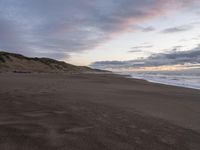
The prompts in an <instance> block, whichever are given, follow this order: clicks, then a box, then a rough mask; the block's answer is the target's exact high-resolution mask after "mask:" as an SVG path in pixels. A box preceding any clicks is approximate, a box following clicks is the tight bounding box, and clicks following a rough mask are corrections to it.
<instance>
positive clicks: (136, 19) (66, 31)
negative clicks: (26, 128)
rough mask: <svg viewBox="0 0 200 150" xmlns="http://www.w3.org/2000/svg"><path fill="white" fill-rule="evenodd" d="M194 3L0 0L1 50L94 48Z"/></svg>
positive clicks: (35, 52) (32, 51)
mask: <svg viewBox="0 0 200 150" xmlns="http://www.w3.org/2000/svg"><path fill="white" fill-rule="evenodd" d="M193 1H195V0H184V1H174V0H172V1H171V2H170V3H169V2H166V0H118V1H116V0H109V1H108V0H101V1H100V0H93V1H90V0H76V1H75V0H0V33H1V34H0V48H1V49H3V50H8V51H11V52H19V53H23V54H27V55H34V56H35V55H36V56H40V55H41V53H42V54H45V55H48V52H50V53H51V54H52V56H53V54H55V57H59V56H61V55H66V56H67V55H68V54H70V53H71V52H77V53H78V52H81V51H84V50H89V49H92V48H94V47H96V46H98V45H99V44H101V43H102V42H104V41H106V40H107V39H110V38H112V35H113V34H115V35H116V33H120V32H123V31H124V30H126V29H127V28H128V27H129V26H131V25H134V24H139V23H141V22H142V21H144V20H148V19H151V18H153V17H156V16H158V15H160V14H161V13H162V12H163V11H167V10H169V9H173V7H174V6H176V5H178V6H180V5H181V6H184V7H185V6H187V5H190V4H191V3H192V2H193ZM166 4H167V5H166ZM142 30H143V31H144V32H147V31H152V30H154V28H153V27H145V28H143V29H142ZM44 51H45V53H44Z"/></svg>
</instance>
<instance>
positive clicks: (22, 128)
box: [0, 73, 200, 150]
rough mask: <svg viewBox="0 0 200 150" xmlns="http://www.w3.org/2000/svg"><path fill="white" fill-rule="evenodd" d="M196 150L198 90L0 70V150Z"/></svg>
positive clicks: (107, 78) (109, 78)
mask: <svg viewBox="0 0 200 150" xmlns="http://www.w3.org/2000/svg"><path fill="white" fill-rule="evenodd" d="M69 149H70V150H199V149H200V90H193V89H188V88H180V87H174V86H167V85H161V84H154V83H149V82H147V81H143V80H138V79H129V78H125V77H122V76H119V75H113V74H64V73H63V74H62V73H58V74H56V73H52V74H42V73H41V74H39V73H0V150H69Z"/></svg>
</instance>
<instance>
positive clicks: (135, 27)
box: [133, 25, 156, 32]
mask: <svg viewBox="0 0 200 150" xmlns="http://www.w3.org/2000/svg"><path fill="white" fill-rule="evenodd" d="M133 29H134V30H136V31H141V32H151V31H155V30H156V29H155V28H154V27H153V26H147V27H143V26H138V25H135V26H134V27H133Z"/></svg>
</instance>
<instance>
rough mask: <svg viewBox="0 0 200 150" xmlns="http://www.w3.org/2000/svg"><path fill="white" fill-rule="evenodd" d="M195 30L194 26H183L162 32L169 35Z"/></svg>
mask: <svg viewBox="0 0 200 150" xmlns="http://www.w3.org/2000/svg"><path fill="white" fill-rule="evenodd" d="M191 29H193V26H192V25H183V26H177V27H172V28H167V29H164V30H163V31H162V33H165V34H169V33H179V32H185V31H189V30H191Z"/></svg>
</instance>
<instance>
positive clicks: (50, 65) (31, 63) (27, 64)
mask: <svg viewBox="0 0 200 150" xmlns="http://www.w3.org/2000/svg"><path fill="white" fill-rule="evenodd" d="M94 71H100V70H95V69H91V68H89V67H85V66H75V65H71V64H68V63H65V62H64V61H58V60H54V59H50V58H37V57H35V58H31V57H26V56H23V55H20V54H15V53H8V52H0V72H19V73H20V72H21V73H28V72H52V73H53V72H94Z"/></svg>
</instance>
